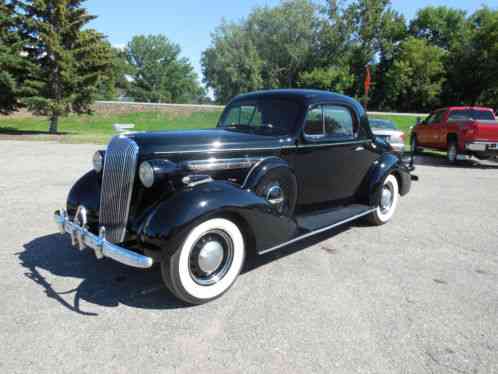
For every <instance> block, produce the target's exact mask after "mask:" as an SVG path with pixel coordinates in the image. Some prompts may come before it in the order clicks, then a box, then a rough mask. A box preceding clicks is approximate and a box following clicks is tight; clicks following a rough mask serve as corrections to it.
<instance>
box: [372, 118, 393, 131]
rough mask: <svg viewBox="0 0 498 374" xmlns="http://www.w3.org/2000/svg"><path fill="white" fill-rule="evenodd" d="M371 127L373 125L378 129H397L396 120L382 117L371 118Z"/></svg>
mask: <svg viewBox="0 0 498 374" xmlns="http://www.w3.org/2000/svg"><path fill="white" fill-rule="evenodd" d="M370 127H373V128H376V129H382V130H396V126H395V125H394V122H392V121H387V120H381V119H371V120H370Z"/></svg>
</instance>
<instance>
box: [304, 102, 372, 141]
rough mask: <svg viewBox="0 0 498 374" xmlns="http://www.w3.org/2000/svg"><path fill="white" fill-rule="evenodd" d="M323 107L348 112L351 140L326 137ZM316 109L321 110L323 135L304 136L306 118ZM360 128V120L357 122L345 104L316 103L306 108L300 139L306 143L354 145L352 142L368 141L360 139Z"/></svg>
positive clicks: (352, 112) (354, 113) (351, 109)
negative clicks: (351, 130) (332, 107)
mask: <svg viewBox="0 0 498 374" xmlns="http://www.w3.org/2000/svg"><path fill="white" fill-rule="evenodd" d="M324 106H334V107H340V108H343V109H345V110H347V111H348V112H349V114H350V115H351V119H352V120H353V136H352V137H351V138H345V139H334V138H331V137H329V136H327V134H326V132H325V117H324V110H323V107H324ZM316 107H320V108H321V113H322V128H323V135H322V136H317V135H312V134H306V120H307V118H308V114H309V112H311V111H312V110H313V109H315V108H316ZM360 126H361V124H360V120H359V118H358V116H357V115H356V112H355V111H354V109H353V108H351V107H350V106H349V105H346V104H345V103H337V102H318V103H313V104H310V105H308V107H307V108H306V112H305V115H304V120H303V124H302V126H301V134H302V137H303V139H304V140H305V142H306V143H327V144H329V143H330V144H336V143H338V144H342V143H354V142H358V141H365V140H368V139H360Z"/></svg>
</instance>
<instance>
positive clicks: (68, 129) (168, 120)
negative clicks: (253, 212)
mask: <svg viewBox="0 0 498 374" xmlns="http://www.w3.org/2000/svg"><path fill="white" fill-rule="evenodd" d="M219 115H220V113H219V112H194V113H192V114H190V115H185V114H183V115H182V114H170V113H161V112H144V113H133V114H122V115H83V116H76V115H72V116H69V117H66V118H62V119H61V120H60V124H59V132H60V134H59V135H57V136H55V137H54V136H50V135H48V132H47V130H48V120H47V119H46V118H44V117H26V118H20V117H17V118H15V117H2V116H0V139H1V138H9V139H19V140H23V139H25V140H56V141H61V142H67V143H107V142H108V141H109V139H110V137H112V136H113V135H115V131H114V129H113V127H112V125H113V124H115V123H133V124H135V130H137V131H159V130H191V129H203V128H211V127H215V126H216V123H217V121H218V117H219ZM371 118H382V119H391V120H393V121H394V122H395V123H396V125H397V126H398V128H399V129H401V130H403V131H404V132H405V134H407V136H406V137H405V139H406V142H407V143H408V142H409V136H408V134H409V129H410V126H413V125H414V124H415V122H416V118H415V117H411V116H394V115H382V116H377V115H376V116H371Z"/></svg>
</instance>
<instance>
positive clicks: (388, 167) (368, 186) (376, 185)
mask: <svg viewBox="0 0 498 374" xmlns="http://www.w3.org/2000/svg"><path fill="white" fill-rule="evenodd" d="M389 174H394V175H395V176H396V178H397V180H398V184H399V193H400V195H401V196H403V195H406V194H407V193H408V192H409V191H410V188H411V176H410V171H409V169H408V167H407V166H406V165H405V164H404V163H403V162H402V161H401V159H400V158H399V157H398V156H397V155H394V154H392V153H385V154H383V155H382V156H381V157H380V158H379V159H378V160H376V161H375V162H374V164H373V165H372V167H371V168H370V170H369V172H368V174H367V176H366V178H365V180H364V182H363V188H362V195H363V197H364V200H366V202H367V203H368V204H369V205H370V206H376V205H377V204H378V201H379V199H380V193H381V191H382V185H383V183H384V180H385V179H386V178H387V176H388V175H389Z"/></svg>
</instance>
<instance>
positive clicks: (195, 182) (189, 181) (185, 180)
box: [182, 175, 213, 187]
mask: <svg viewBox="0 0 498 374" xmlns="http://www.w3.org/2000/svg"><path fill="white" fill-rule="evenodd" d="M203 177H204V178H201V179H198V180H193V181H192V178H191V176H190V175H187V176H186V177H183V179H182V182H183V184H186V185H187V187H195V186H198V185H200V184H204V183H210V182H212V181H213V178H211V177H210V176H209V175H205V176H203Z"/></svg>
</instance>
